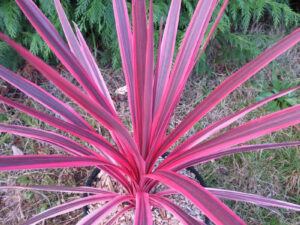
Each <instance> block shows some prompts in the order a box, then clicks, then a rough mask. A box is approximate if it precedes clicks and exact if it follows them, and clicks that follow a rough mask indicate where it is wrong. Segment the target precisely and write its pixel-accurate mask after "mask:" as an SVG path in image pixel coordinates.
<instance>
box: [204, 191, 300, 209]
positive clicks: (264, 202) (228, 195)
mask: <svg viewBox="0 0 300 225" xmlns="http://www.w3.org/2000/svg"><path fill="white" fill-rule="evenodd" d="M207 190H208V191H209V192H210V193H211V194H213V195H215V196H216V197H218V198H221V199H226V200H234V201H242V202H249V203H253V204H256V205H261V206H271V207H279V208H284V209H290V210H295V211H300V205H297V204H293V203H289V202H285V201H280V200H276V199H270V198H265V197H263V196H259V195H255V194H248V193H243V192H237V191H230V190H222V189H215V188H207Z"/></svg>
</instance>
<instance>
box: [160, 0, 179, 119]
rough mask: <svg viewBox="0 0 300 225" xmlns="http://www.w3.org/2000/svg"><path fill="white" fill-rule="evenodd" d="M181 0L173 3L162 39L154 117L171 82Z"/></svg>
mask: <svg viewBox="0 0 300 225" xmlns="http://www.w3.org/2000/svg"><path fill="white" fill-rule="evenodd" d="M180 6H181V0H174V1H171V6H170V9H169V14H168V18H167V22H166V27H165V30H164V35H163V38H162V42H161V45H160V47H159V52H160V54H159V57H158V59H157V62H158V63H159V65H156V66H157V67H159V68H158V71H157V82H156V87H155V90H156V91H155V105H154V115H155V114H156V112H157V110H158V107H159V106H160V102H161V98H162V94H163V93H164V90H165V88H166V85H167V83H168V80H169V76H170V70H171V66H172V61H173V53H174V49H175V42H176V34H177V27H178V21H179V14H180Z"/></svg>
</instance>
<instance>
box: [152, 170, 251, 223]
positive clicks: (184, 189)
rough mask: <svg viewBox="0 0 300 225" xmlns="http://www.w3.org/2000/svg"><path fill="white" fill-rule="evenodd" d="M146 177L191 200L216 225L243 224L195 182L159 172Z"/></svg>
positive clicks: (169, 173) (178, 175)
mask: <svg viewBox="0 0 300 225" xmlns="http://www.w3.org/2000/svg"><path fill="white" fill-rule="evenodd" d="M147 177H149V178H152V179H155V180H158V181H160V182H162V183H163V184H165V185H167V186H169V187H171V188H173V189H175V190H176V191H178V192H179V193H181V194H183V195H184V196H185V197H187V198H188V199H189V200H191V201H192V202H193V203H194V204H195V205H196V206H197V207H198V208H199V209H200V210H201V211H202V212H203V213H204V214H205V215H206V216H207V217H208V218H210V219H211V220H212V221H213V222H214V223H216V224H218V225H227V224H231V225H235V224H245V223H244V222H243V221H242V220H241V219H240V218H239V217H238V216H237V215H235V214H234V213H233V212H232V211H231V210H230V209H229V208H228V207H227V206H225V205H224V204H223V203H222V202H221V201H220V200H218V199H217V198H216V197H214V196H213V195H212V194H210V193H209V192H208V191H207V190H206V189H205V188H203V187H202V186H201V185H200V184H198V183H196V182H195V181H193V180H191V179H189V178H187V177H184V176H182V175H180V174H177V173H174V172H171V171H166V170H159V171H156V172H155V173H154V174H150V175H147Z"/></svg>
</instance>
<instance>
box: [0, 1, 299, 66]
mask: <svg viewBox="0 0 300 225" xmlns="http://www.w3.org/2000/svg"><path fill="white" fill-rule="evenodd" d="M36 2H37V4H38V5H39V7H40V8H41V9H42V10H43V12H44V13H45V15H46V16H47V17H48V18H50V21H51V22H52V23H53V24H55V25H56V27H57V28H58V30H60V24H59V21H58V17H57V15H56V11H55V8H54V4H53V2H52V1H51V0H36ZM169 2H170V1H169V0H154V6H153V7H154V12H155V15H154V23H155V29H156V33H155V38H156V43H157V40H158V36H159V34H158V30H159V25H160V20H161V18H162V17H163V18H164V20H165V19H166V17H167V12H168V5H169ZM197 2H198V0H182V11H181V16H180V22H179V31H178V32H179V37H183V34H184V32H185V29H186V27H187V24H188V21H189V19H190V17H191V16H192V13H193V10H194V7H195V6H196V3H197ZM62 3H63V5H64V8H65V10H66V13H67V14H68V16H69V19H70V20H73V21H74V22H75V23H77V24H78V26H79V27H80V29H81V31H82V32H83V33H84V35H85V37H86V38H87V41H88V43H89V45H90V47H91V48H92V49H93V52H94V55H95V57H97V59H98V61H100V63H101V64H102V66H105V65H112V67H113V68H114V69H116V68H119V67H120V66H121V64H120V56H119V50H118V43H117V35H116V32H115V25H114V17H113V10H112V3H111V0H101V1H99V0H64V1H62ZM129 10H130V9H129ZM215 14H217V11H216V13H215ZM299 20H300V15H299V14H297V13H295V12H293V11H292V10H291V8H290V7H289V1H288V0H245V1H241V0H230V3H229V5H228V7H227V10H226V13H225V14H224V15H223V18H222V19H221V21H220V23H219V26H218V28H217V30H216V32H215V36H214V40H213V42H212V43H213V44H211V45H210V46H209V47H210V48H208V49H207V51H206V53H207V54H208V56H207V55H205V54H203V55H202V57H201V59H200V60H199V62H198V64H197V65H196V70H197V72H203V71H207V70H209V69H210V68H209V67H208V66H207V65H209V64H208V63H206V60H207V58H210V57H209V54H214V58H217V60H221V61H223V62H226V61H224V59H226V60H230V61H232V60H234V61H236V62H237V63H240V62H245V61H247V60H249V59H251V58H253V57H254V56H256V55H258V54H259V53H260V51H261V49H262V48H263V47H264V46H265V45H269V44H270V43H269V42H270V41H272V40H270V36H268V35H267V34H253V33H252V32H251V25H252V24H255V23H257V22H262V23H263V24H264V25H265V26H267V25H268V24H269V25H270V26H272V27H275V28H281V30H282V29H288V28H290V27H293V26H297V25H298V23H299ZM0 30H1V31H3V32H5V33H6V34H8V35H9V36H10V37H12V38H14V39H15V40H17V41H18V42H19V43H21V44H22V45H24V46H26V47H27V48H29V49H30V51H31V52H33V53H34V54H36V55H38V56H41V57H42V58H43V59H44V60H46V61H47V62H48V63H52V64H55V63H57V61H56V59H55V58H54V56H53V55H52V53H51V51H50V49H49V48H48V47H47V45H46V44H45V43H44V42H43V41H42V39H41V38H40V37H39V35H38V34H37V33H36V32H35V31H34V29H33V28H32V27H31V25H29V23H28V22H27V21H26V20H25V19H24V16H23V15H22V13H21V12H20V10H19V9H18V7H17V6H16V4H15V2H14V1H11V0H1V1H0ZM60 31H61V30H60ZM179 42H180V38H179V40H178V43H179ZM212 46H213V48H212ZM225 50H226V51H225ZM228 50H230V51H228ZM225 52H226V54H225ZM216 55H217V57H215V56H216ZM18 62H19V60H18V59H17V58H16V55H15V53H13V52H12V51H11V50H9V48H8V47H7V46H6V45H5V44H3V43H2V42H0V64H3V65H5V66H9V67H10V68H16V66H17V63H18Z"/></svg>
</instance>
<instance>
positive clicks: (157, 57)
mask: <svg viewBox="0 0 300 225" xmlns="http://www.w3.org/2000/svg"><path fill="white" fill-rule="evenodd" d="M163 23H164V18H163V17H161V19H160V26H159V39H158V49H157V56H156V64H155V70H154V82H153V93H154V94H155V93H156V87H157V82H158V81H157V80H158V71H159V67H160V62H159V59H160V54H161V53H160V52H161V51H160V50H161V42H162V36H163ZM154 107H155V96H154V99H153V109H152V110H153V113H152V116H153V117H154V116H155V113H154V110H155V109H154Z"/></svg>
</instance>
